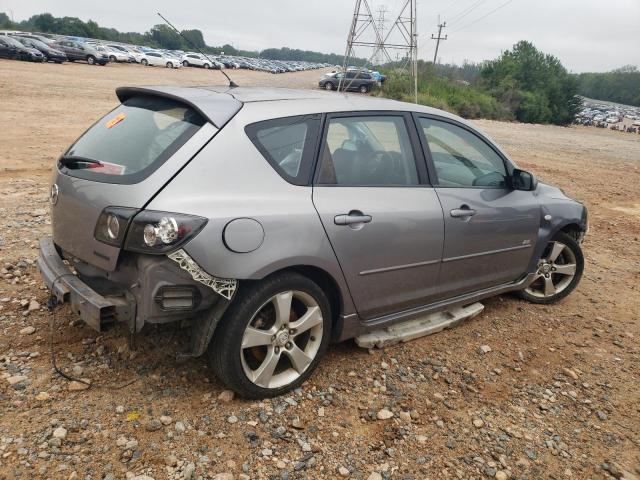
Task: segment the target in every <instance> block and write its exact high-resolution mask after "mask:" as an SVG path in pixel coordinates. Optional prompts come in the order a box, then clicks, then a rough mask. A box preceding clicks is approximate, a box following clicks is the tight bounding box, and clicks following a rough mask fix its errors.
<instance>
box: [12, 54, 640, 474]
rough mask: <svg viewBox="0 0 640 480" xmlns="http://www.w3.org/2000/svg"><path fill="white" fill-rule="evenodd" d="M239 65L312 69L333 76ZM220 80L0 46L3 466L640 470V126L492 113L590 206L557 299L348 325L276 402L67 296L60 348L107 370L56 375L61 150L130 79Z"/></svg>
mask: <svg viewBox="0 0 640 480" xmlns="http://www.w3.org/2000/svg"><path fill="white" fill-rule="evenodd" d="M232 73H233V77H234V80H235V81H236V82H237V83H240V84H242V85H278V86H290V87H302V88H312V87H314V86H315V84H316V81H317V79H318V77H319V76H320V73H319V72H318V71H311V72H301V73H295V74H285V75H270V74H261V73H256V72H245V71H234V72H232ZM222 80H223V78H222V76H221V75H220V73H219V72H209V71H204V70H195V69H182V70H180V71H171V70H166V69H159V68H144V67H141V66H136V65H133V66H128V65H127V66H125V65H109V66H107V67H89V66H87V65H80V64H68V65H61V66H60V65H53V64H49V65H34V64H28V63H20V62H9V61H4V60H0V145H1V147H2V148H1V149H0V217H1V218H0V226H1V228H0V268H2V270H1V275H0V479H5V478H6V479H13V478H21V479H24V478H43V479H44V478H46V479H58V478H60V479H76V478H77V479H85V478H86V479H99V480H103V479H120V478H125V477H127V478H129V477H130V478H133V477H135V476H138V477H137V478H140V479H142V478H147V479H148V478H149V477H151V478H154V479H156V480H158V479H164V478H171V479H182V478H194V479H195V478H217V479H228V478H236V479H237V478H251V479H262V478H274V479H275V478H277V479H281V478H282V479H286V478H289V479H296V478H309V479H315V478H337V477H350V478H357V479H376V478H385V479H386V478H393V479H396V478H397V479H425V478H430V479H435V478H464V479H467V478H493V477H495V478H503V479H504V478H522V479H524V478H529V479H538V478H573V479H586V478H603V477H615V478H622V477H624V478H627V479H634V478H638V477H639V476H640V346H639V345H640V343H639V339H640V170H639V169H640V136H638V135H630V134H625V133H619V132H612V131H608V130H601V129H595V128H587V127H578V128H561V127H552V126H540V125H520V124H507V123H499V122H490V121H480V122H477V123H478V124H479V125H480V126H481V127H482V128H483V129H484V130H485V131H487V132H488V133H489V134H490V135H491V136H493V137H494V138H495V139H496V140H497V141H498V142H499V143H500V144H501V145H503V146H504V148H505V149H506V151H507V152H508V153H509V154H510V155H511V156H512V158H513V159H514V160H515V161H516V162H517V163H518V164H519V165H520V166H521V167H523V168H526V169H530V170H532V171H533V172H534V173H535V174H536V175H538V176H539V177H540V178H541V179H542V180H546V181H549V182H552V183H554V184H556V185H558V186H560V187H562V188H563V189H564V190H565V191H566V192H567V193H568V194H569V195H571V196H573V197H575V198H577V199H580V200H582V201H584V202H585V203H586V204H587V206H588V207H589V212H590V225H591V229H590V232H589V235H588V237H587V240H586V242H585V244H584V249H585V256H586V261H587V266H586V273H585V277H584V278H583V280H582V283H581V285H580V286H579V288H578V289H577V290H576V291H575V292H574V293H573V294H572V295H570V296H569V297H568V298H567V299H566V300H564V301H562V302H561V303H559V304H557V305H553V306H536V305H531V304H527V303H524V302H522V301H520V300H517V299H515V298H514V297H511V296H502V297H498V298H494V299H491V300H488V301H486V302H485V306H486V309H485V312H484V313H483V314H482V315H481V316H479V317H478V318H476V319H474V320H472V321H470V322H467V323H465V324H463V325H461V326H459V327H457V328H455V329H453V330H449V331H445V332H442V333H439V334H437V335H433V336H430V337H425V338H422V339H419V340H416V341H413V342H411V343H408V344H403V345H399V346H395V347H392V348H388V349H386V350H383V351H379V350H377V351H373V352H367V351H366V350H361V349H359V348H357V347H356V346H355V345H354V344H353V343H351V342H346V343H343V344H339V345H335V346H333V347H332V348H330V351H329V353H328V355H327V357H326V358H325V359H324V361H323V362H322V363H321V365H320V367H319V369H318V371H317V373H316V374H315V375H314V376H313V377H312V378H311V380H310V381H309V382H308V383H307V384H305V385H304V386H303V388H301V389H300V390H298V391H296V392H294V393H292V394H291V395H289V396H285V397H282V398H277V399H273V400H268V401H263V402H251V401H244V400H238V399H233V400H229V399H228V398H225V395H223V396H222V398H219V395H220V394H221V393H222V391H223V388H222V386H221V385H220V383H219V382H218V381H217V380H216V379H215V378H214V377H212V375H211V372H210V371H209V369H208V368H207V365H206V362H205V361H204V360H202V359H199V360H193V361H189V362H186V363H183V364H179V365H176V363H175V361H174V360H173V357H172V356H171V354H172V353H173V352H175V351H177V350H178V349H179V348H180V342H181V340H182V339H183V334H182V333H181V332H180V331H179V330H172V329H163V330H159V331H157V332H154V331H151V332H147V334H146V335H144V336H142V337H141V338H140V342H139V343H140V345H139V348H138V349H137V350H136V351H133V352H132V351H130V350H129V349H128V347H127V343H126V341H125V335H124V331H123V330H121V329H116V330H113V331H108V332H106V333H104V334H102V335H97V334H96V333H95V332H94V331H92V330H91V329H89V328H88V327H86V326H84V325H82V324H81V323H80V322H78V321H77V317H76V316H74V315H73V314H71V313H70V312H68V311H67V310H64V309H63V310H60V311H59V313H58V315H57V328H56V329H55V350H56V351H57V352H58V354H57V355H58V363H59V364H60V365H61V366H62V367H63V368H64V369H65V370H66V371H68V372H69V373H71V374H73V375H75V376H78V377H82V378H87V379H90V380H91V382H92V384H93V386H92V387H91V388H90V389H89V390H76V387H80V386H78V385H73V384H69V383H68V382H67V381H65V380H64V379H62V378H60V377H59V376H57V375H53V374H52V369H51V364H50V359H49V345H48V342H49V329H48V323H47V322H48V320H49V315H48V314H47V313H46V311H45V310H44V309H43V308H42V306H43V305H44V304H45V302H46V298H47V292H46V290H45V289H43V287H42V282H41V281H40V278H39V275H38V273H37V272H36V269H35V267H34V265H33V261H34V259H35V258H36V256H37V239H38V237H39V236H41V235H43V234H44V233H46V232H48V231H49V228H50V225H49V215H48V203H47V190H48V181H49V177H50V171H51V168H52V164H53V161H54V159H55V158H56V157H57V156H58V155H59V154H60V152H61V151H62V150H63V149H64V148H65V147H66V146H67V145H69V144H70V142H71V141H73V140H74V139H75V138H76V137H77V136H78V135H79V134H80V133H81V132H82V131H83V130H84V129H85V128H86V127H87V126H88V125H90V124H91V123H92V122H93V121H94V120H96V119H97V118H98V117H100V116H101V115H102V114H103V113H104V112H105V111H107V110H108V109H110V108H112V107H113V106H115V104H116V102H117V101H116V98H115V95H114V88H115V87H116V86H119V85H133V84H167V83H175V84H201V83H204V82H210V83H217V84H223V81H222ZM481 345H488V346H489V347H490V348H491V351H490V352H488V353H484V354H483V353H479V350H478V347H479V346H481ZM383 409H387V410H389V411H390V412H392V413H393V417H392V418H389V419H386V420H378V419H377V413H378V412H380V411H381V410H383ZM144 475H146V476H147V477H143V476H144ZM216 475H217V476H216Z"/></svg>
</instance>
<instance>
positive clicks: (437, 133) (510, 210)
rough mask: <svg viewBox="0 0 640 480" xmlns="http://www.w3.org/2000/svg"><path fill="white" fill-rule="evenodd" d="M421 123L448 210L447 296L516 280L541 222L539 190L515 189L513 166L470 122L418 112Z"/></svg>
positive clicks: (442, 279) (443, 274)
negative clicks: (466, 124)
mask: <svg viewBox="0 0 640 480" xmlns="http://www.w3.org/2000/svg"><path fill="white" fill-rule="evenodd" d="M418 126H419V130H420V131H421V133H422V135H423V137H422V138H423V142H424V143H425V145H426V153H427V156H428V157H429V158H430V165H429V168H430V173H431V176H432V178H434V183H435V184H436V192H437V194H438V198H439V199H440V203H441V204H442V209H443V211H444V224H445V242H444V250H443V255H442V266H441V269H440V276H439V280H438V283H439V286H440V288H441V295H442V296H443V297H453V296H457V295H460V294H464V293H468V292H472V291H477V290H481V289H484V288H489V287H492V286H496V285H500V284H504V283H509V282H513V281H515V280H516V279H518V278H519V277H520V276H522V275H523V274H525V273H527V267H528V264H529V260H530V259H531V255H532V253H533V246H534V245H535V243H536V239H537V236H538V229H539V227H540V207H539V205H538V201H537V200H536V197H535V194H534V192H525V191H518V190H514V189H512V188H511V186H510V183H511V182H510V180H509V175H510V171H511V170H512V169H513V167H512V166H511V165H510V164H509V163H508V162H507V161H506V159H505V158H503V156H502V155H501V154H500V153H499V152H498V151H497V149H496V148H495V147H493V146H492V145H491V144H490V143H489V142H488V141H487V140H486V139H484V138H482V137H480V136H479V135H478V134H476V132H474V131H473V130H472V129H470V128H468V127H466V126H465V125H462V124H459V123H457V122H455V121H453V120H448V119H444V118H440V117H426V116H420V117H419V118H418Z"/></svg>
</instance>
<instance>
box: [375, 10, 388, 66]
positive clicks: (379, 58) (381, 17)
mask: <svg viewBox="0 0 640 480" xmlns="http://www.w3.org/2000/svg"><path fill="white" fill-rule="evenodd" d="M388 11H389V10H387V7H386V6H385V5H382V6H381V7H379V8H378V32H380V42H379V44H378V50H379V52H378V55H377V58H376V59H375V60H376V63H378V64H381V63H384V56H383V55H382V53H381V51H382V49H383V48H384V27H385V24H384V22H385V15H386V14H387V12H388Z"/></svg>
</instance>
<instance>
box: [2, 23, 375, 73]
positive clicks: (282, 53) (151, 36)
mask: <svg viewBox="0 0 640 480" xmlns="http://www.w3.org/2000/svg"><path fill="white" fill-rule="evenodd" d="M0 29H6V30H24V31H30V32H42V33H56V34H58V35H71V36H77V37H89V38H96V39H100V40H110V41H113V42H122V43H130V44H134V45H144V46H148V47H152V48H166V49H170V50H186V51H189V50H193V49H192V48H191V47H190V46H189V44H188V43H187V42H186V41H185V40H184V39H183V38H182V37H180V35H178V34H177V33H175V32H174V31H173V30H172V29H171V28H170V27H169V26H167V25H164V24H158V25H154V26H153V27H151V29H150V30H149V31H147V32H144V33H139V32H119V31H118V30H116V29H115V28H107V27H101V26H100V25H98V23H96V22H94V21H93V20H88V21H86V22H84V21H83V20H80V19H79V18H77V17H54V16H53V15H51V14H50V13H41V14H38V15H33V16H32V17H30V18H29V19H27V20H22V21H20V22H12V21H11V19H10V18H9V16H8V15H7V14H6V13H2V12H0ZM182 34H183V35H185V36H187V37H188V38H189V40H191V42H192V43H193V44H195V45H196V46H197V47H198V48H200V49H202V50H203V51H205V52H207V53H221V52H224V53H225V54H227V55H239V56H244V57H258V56H260V57H262V58H268V59H271V60H302V61H307V62H317V63H331V64H334V65H342V61H343V58H344V57H343V56H342V55H337V54H335V53H321V52H313V51H309V50H297V49H292V48H287V47H282V48H268V49H266V50H263V51H262V52H258V51H248V50H240V49H236V48H234V47H233V46H231V45H229V44H226V45H222V46H217V47H214V46H209V45H207V44H206V43H205V41H204V37H203V35H202V32H201V31H200V30H198V29H193V30H182ZM355 61H357V62H358V63H359V64H362V63H364V60H362V59H360V60H358V59H356V60H355Z"/></svg>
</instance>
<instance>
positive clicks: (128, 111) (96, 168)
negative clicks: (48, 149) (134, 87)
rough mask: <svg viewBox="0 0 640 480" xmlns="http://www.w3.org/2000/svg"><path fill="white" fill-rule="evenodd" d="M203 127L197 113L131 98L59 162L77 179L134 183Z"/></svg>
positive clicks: (165, 102)
mask: <svg viewBox="0 0 640 480" xmlns="http://www.w3.org/2000/svg"><path fill="white" fill-rule="evenodd" d="M204 123H205V120H204V119H203V118H202V116H201V115H200V114H198V113H197V112H196V111H195V110H193V109H192V108H190V107H188V106H186V105H184V104H182V103H179V102H176V101H174V100H170V99H166V98H161V97H154V96H137V97H132V98H130V99H128V100H126V101H125V102H124V103H123V104H122V105H120V106H119V107H117V108H116V109H115V110H113V111H112V112H110V113H109V114H107V115H106V116H105V117H103V118H102V119H101V120H99V121H98V122H96V123H95V124H94V125H93V126H92V127H91V128H90V129H89V130H87V131H86V132H85V133H84V134H83V135H82V136H81V137H80V138H79V139H78V140H77V141H76V142H75V143H74V144H73V145H72V146H71V147H70V148H69V149H68V150H67V151H66V152H65V154H64V155H63V156H62V157H61V159H60V162H59V163H60V166H61V168H62V169H63V170H64V171H65V173H68V174H70V175H73V176H77V177H81V178H87V179H90V180H98V181H105V182H112V183H135V182H137V181H140V180H141V179H143V178H146V176H147V175H149V174H150V173H151V172H152V171H154V170H155V169H157V168H158V167H159V166H160V165H162V163H164V162H165V161H166V160H167V159H168V158H169V157H170V156H171V155H173V154H174V153H175V152H176V151H177V150H178V149H179V148H180V147H181V146H182V145H184V143H185V142H186V141H187V140H188V139H189V138H191V136H193V134H195V133H196V132H197V131H198V129H200V127H201V126H202V125H204Z"/></svg>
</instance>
